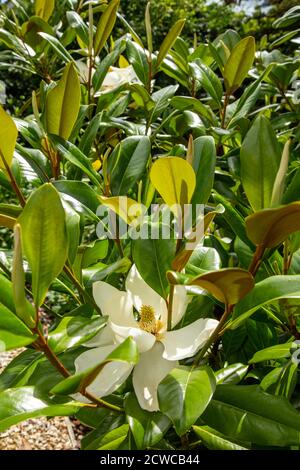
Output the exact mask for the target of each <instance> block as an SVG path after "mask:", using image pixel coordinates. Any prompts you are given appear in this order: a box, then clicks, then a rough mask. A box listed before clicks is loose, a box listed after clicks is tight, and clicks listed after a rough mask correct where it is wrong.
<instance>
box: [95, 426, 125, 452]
mask: <svg viewBox="0 0 300 470" xmlns="http://www.w3.org/2000/svg"><path fill="white" fill-rule="evenodd" d="M128 431H129V425H128V424H123V425H122V426H120V427H119V428H116V429H113V430H112V431H110V432H108V433H107V434H105V436H103V437H102V439H101V441H100V442H99V441H98V442H97V446H96V447H95V448H94V446H93V448H94V450H116V449H119V447H120V445H121V444H122V443H123V442H124V441H125V439H126V437H127V434H128ZM89 449H90V448H89Z"/></svg>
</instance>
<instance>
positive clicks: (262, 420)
mask: <svg viewBox="0 0 300 470" xmlns="http://www.w3.org/2000/svg"><path fill="white" fill-rule="evenodd" d="M203 420H204V421H205V423H206V424H207V425H208V426H211V427H213V428H214V429H216V430H217V431H219V432H221V433H223V434H225V435H226V436H228V437H229V438H232V439H238V440H241V441H246V442H247V441H250V442H253V443H254V444H258V445H261V446H278V447H287V446H291V445H298V444H299V438H300V413H299V412H298V411H297V410H296V409H295V408H294V407H293V406H292V405H291V404H290V403H289V402H288V400H287V399H286V398H284V397H277V396H273V395H270V394H268V393H266V392H264V391H263V390H261V389H260V388H259V387H258V386H256V385H220V386H218V387H217V390H216V392H215V395H214V398H213V400H212V401H211V402H210V404H209V406H208V407H207V409H206V411H205V412H204V414H203Z"/></svg>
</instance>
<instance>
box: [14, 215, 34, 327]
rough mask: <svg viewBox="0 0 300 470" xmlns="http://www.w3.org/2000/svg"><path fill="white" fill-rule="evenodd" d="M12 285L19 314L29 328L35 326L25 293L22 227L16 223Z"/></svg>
mask: <svg viewBox="0 0 300 470" xmlns="http://www.w3.org/2000/svg"><path fill="white" fill-rule="evenodd" d="M12 287H13V297H14V303H15V309H16V314H17V316H18V317H19V318H20V319H21V320H22V321H23V322H24V323H25V325H27V326H28V327H29V328H32V327H34V326H35V320H34V319H33V317H32V312H31V311H30V309H29V308H28V302H27V300H26V295H25V273H24V267H23V257H22V236H21V227H20V225H19V224H16V226H15V229H14V255H13V266H12Z"/></svg>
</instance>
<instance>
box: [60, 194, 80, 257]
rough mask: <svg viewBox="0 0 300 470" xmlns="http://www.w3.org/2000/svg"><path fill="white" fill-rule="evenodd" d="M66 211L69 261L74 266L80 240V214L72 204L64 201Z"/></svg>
mask: <svg viewBox="0 0 300 470" xmlns="http://www.w3.org/2000/svg"><path fill="white" fill-rule="evenodd" d="M63 207H64V210H65V213H66V230H67V236H68V247H69V250H68V262H69V263H70V265H71V266H72V264H73V263H74V261H75V258H76V255H77V250H78V245H79V241H80V215H79V214H77V212H76V211H75V210H74V209H73V207H72V206H71V204H69V203H68V202H66V201H63Z"/></svg>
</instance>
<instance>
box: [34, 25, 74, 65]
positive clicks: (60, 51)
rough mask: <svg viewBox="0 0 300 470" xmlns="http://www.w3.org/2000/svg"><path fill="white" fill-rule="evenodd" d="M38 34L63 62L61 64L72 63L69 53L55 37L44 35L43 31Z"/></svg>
mask: <svg viewBox="0 0 300 470" xmlns="http://www.w3.org/2000/svg"><path fill="white" fill-rule="evenodd" d="M38 34H39V36H41V37H42V38H44V39H46V41H47V42H48V43H49V44H50V45H51V47H53V49H54V50H55V52H56V54H57V55H58V56H59V57H60V58H61V59H62V60H63V62H66V63H68V62H73V58H72V56H71V55H70V53H69V52H68V51H67V49H66V48H65V47H64V46H63V45H62V44H61V42H60V41H59V40H58V39H57V38H56V37H55V36H51V34H48V33H44V32H43V31H41V32H39V33H38Z"/></svg>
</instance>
